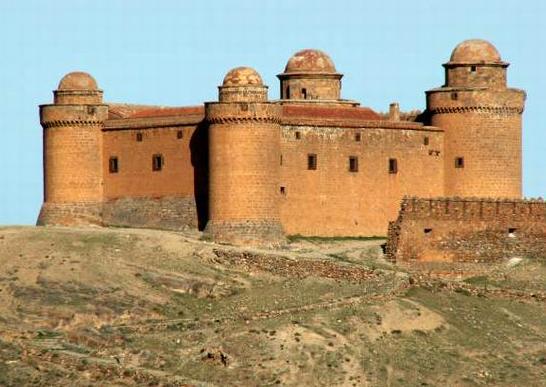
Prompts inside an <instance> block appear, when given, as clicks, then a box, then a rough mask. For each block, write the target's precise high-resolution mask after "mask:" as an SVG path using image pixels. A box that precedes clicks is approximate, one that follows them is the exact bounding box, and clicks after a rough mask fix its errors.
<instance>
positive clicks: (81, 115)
mask: <svg viewBox="0 0 546 387" xmlns="http://www.w3.org/2000/svg"><path fill="white" fill-rule="evenodd" d="M53 94H54V103H53V104H50V105H42V106H40V123H41V125H42V127H43V128H44V136H43V139H44V144H43V147H44V148H43V149H44V204H43V206H42V209H41V211H40V215H39V217H38V222H37V223H38V224H39V225H47V224H51V225H85V224H101V208H102V200H103V177H102V170H103V165H102V133H101V128H102V126H103V123H104V121H105V120H106V119H107V116H108V106H107V105H104V104H103V103H102V90H99V89H98V87H97V83H96V81H95V80H94V79H93V77H91V76H90V75H89V74H87V73H83V72H73V73H70V74H67V75H66V76H65V77H64V78H63V79H61V81H60V83H59V86H58V88H57V90H55V91H54V92H53Z"/></svg>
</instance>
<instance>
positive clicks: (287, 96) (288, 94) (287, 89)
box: [286, 86, 290, 99]
mask: <svg viewBox="0 0 546 387" xmlns="http://www.w3.org/2000/svg"><path fill="white" fill-rule="evenodd" d="M286 99H290V86H286Z"/></svg>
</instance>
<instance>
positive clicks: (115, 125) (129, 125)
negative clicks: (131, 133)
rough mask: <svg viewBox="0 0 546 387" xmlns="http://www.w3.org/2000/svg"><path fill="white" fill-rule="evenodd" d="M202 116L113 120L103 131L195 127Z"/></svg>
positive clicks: (108, 122)
mask: <svg viewBox="0 0 546 387" xmlns="http://www.w3.org/2000/svg"><path fill="white" fill-rule="evenodd" d="M203 119H204V115H197V114H196V115H190V116H188V115H185V116H173V117H146V118H115V119H109V120H106V121H105V122H104V130H120V129H147V128H161V127H172V126H186V125H196V124H199V123H200V122H202V121H203Z"/></svg>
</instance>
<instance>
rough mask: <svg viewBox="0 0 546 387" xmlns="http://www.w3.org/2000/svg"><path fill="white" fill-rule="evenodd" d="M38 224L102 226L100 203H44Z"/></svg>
mask: <svg viewBox="0 0 546 387" xmlns="http://www.w3.org/2000/svg"><path fill="white" fill-rule="evenodd" d="M36 225H38V226H46V225H50V226H86V225H97V226H102V225H103V222H102V203H48V202H46V203H44V204H43V205H42V208H41V210H40V215H39V216H38V221H37V222H36Z"/></svg>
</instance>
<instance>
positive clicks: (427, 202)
mask: <svg viewBox="0 0 546 387" xmlns="http://www.w3.org/2000/svg"><path fill="white" fill-rule="evenodd" d="M386 256H387V259H389V260H390V261H392V262H397V263H411V262H455V263H490V262H495V261H499V260H502V259H504V258H511V257H522V256H526V257H537V256H542V257H544V256H546V202H544V201H543V200H515V199H498V200H495V199H480V198H435V199H420V198H404V199H403V200H402V204H401V209H400V213H399V216H398V219H397V220H396V221H395V222H392V223H391V224H390V225H389V232H388V240H387V246H386Z"/></svg>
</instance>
